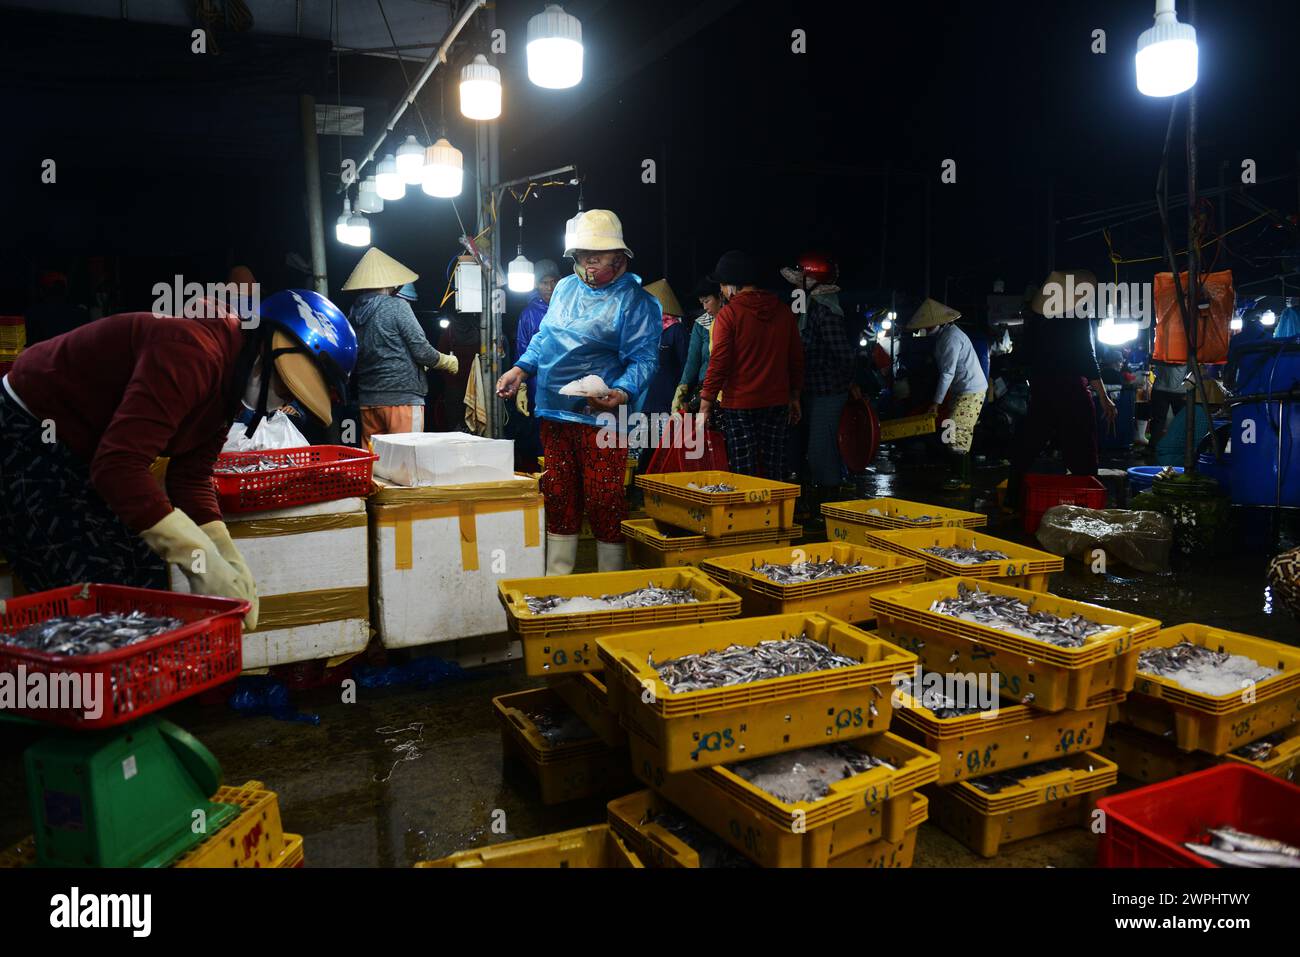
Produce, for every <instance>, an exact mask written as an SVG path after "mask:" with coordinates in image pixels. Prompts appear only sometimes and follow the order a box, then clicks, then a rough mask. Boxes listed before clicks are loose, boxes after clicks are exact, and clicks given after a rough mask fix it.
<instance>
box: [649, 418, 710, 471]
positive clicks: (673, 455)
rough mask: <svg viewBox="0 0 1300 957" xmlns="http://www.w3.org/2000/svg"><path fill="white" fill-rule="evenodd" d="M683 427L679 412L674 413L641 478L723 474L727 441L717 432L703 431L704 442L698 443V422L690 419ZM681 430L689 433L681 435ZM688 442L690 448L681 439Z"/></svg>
mask: <svg viewBox="0 0 1300 957" xmlns="http://www.w3.org/2000/svg"><path fill="white" fill-rule="evenodd" d="M691 420H692V421H691V422H690V423H689V424H687V422H686V420H685V418H684V417H683V415H682V414H681V413H680V412H674V413H673V415H672V417H671V418H670V419H669V420H668V425H667V427H666V428H665V429H664V432H663V435H662V436H661V438H660V440H659V447H658V448H657V449H655V450H654V452H653V453H652V454H651V455H650V462H649V464H647V465H646V467H645V468H644V469H643V470H642V474H643V475H657V474H659V473H660V472H726V471H727V440H726V439H725V438H724V437H723V435H722V433H721V432H718V431H716V430H714V429H707V428H706V429H704V436H703V438H704V441H703V443H700V425H699V423H700V418H699V416H698V415H694V414H692V415H691ZM683 429H690V432H689V433H683ZM687 437H689V438H690V439H691V443H690V445H691V446H692V447H693V448H692V447H688V443H687V442H686V441H685V439H686V438H687Z"/></svg>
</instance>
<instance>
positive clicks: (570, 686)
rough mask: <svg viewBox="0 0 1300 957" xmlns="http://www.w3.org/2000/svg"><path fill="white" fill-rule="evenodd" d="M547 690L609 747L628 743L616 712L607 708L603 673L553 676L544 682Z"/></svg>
mask: <svg viewBox="0 0 1300 957" xmlns="http://www.w3.org/2000/svg"><path fill="white" fill-rule="evenodd" d="M547 687H549V688H550V689H551V690H552V691H554V692H555V693H556V694H557V695H558V696H559V697H560V698H561V699H562V700H563V701H564V703H565V704H567V705H568V706H569V709H570V710H571V711H573V713H574V714H576V715H577V716H578V717H579V718H581V719H582V720H583V721H584V722H585V723H586V725H587V727H589V728H591V730H592V731H595V732H596V734H597V735H599V736H600V739H601V740H602V741H604V742H605V743H606V744H608V745H609V746H610V747H611V748H618V747H622V746H623V745H624V744H626V743H627V733H626V732H625V731H624V730H623V728H622V726H620V725H619V723H618V712H616V711H615V710H614V709H613V708H612V707H611V706H610V703H609V690H608V689H607V688H606V687H605V677H604V672H603V671H584V672H580V673H579V674H569V675H556V676H555V677H553V678H548V679H547Z"/></svg>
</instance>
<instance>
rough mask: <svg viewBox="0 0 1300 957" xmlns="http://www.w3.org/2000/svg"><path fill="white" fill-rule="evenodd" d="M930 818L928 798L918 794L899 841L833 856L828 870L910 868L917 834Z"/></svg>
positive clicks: (917, 792)
mask: <svg viewBox="0 0 1300 957" xmlns="http://www.w3.org/2000/svg"><path fill="white" fill-rule="evenodd" d="M929 817H930V799H929V798H927V797H926V796H925V795H924V794H922V793H921V792H920V791H916V792H914V793H913V794H912V807H911V809H910V810H909V811H908V815H907V830H906V831H905V832H904V833H903V839H902V840H901V841H872V842H871V843H869V844H863V845H862V846H861V847H858V848H854V849H853V850H851V851H845V852H844V853H843V854H836V855H835V856H834V857H832V858H831V859H830V861H829V862H828V863H827V865H826V866H827V867H872V868H876V867H881V868H884V867H911V866H912V861H913V860H914V859H915V857H916V832H917V831H918V830H919V829H920V827H921V825H922V824H924V823H925V822H926V821H927V820H928V819H929Z"/></svg>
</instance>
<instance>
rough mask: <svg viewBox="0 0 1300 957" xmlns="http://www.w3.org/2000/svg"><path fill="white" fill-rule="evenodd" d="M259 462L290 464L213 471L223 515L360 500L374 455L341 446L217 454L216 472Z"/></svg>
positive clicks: (367, 491) (367, 483)
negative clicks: (257, 469) (286, 465)
mask: <svg viewBox="0 0 1300 957" xmlns="http://www.w3.org/2000/svg"><path fill="white" fill-rule="evenodd" d="M263 458H266V459H276V460H278V461H282V462H285V461H287V462H292V463H293V465H292V466H291V467H289V468H283V469H276V470H274V471H271V472H244V473H232V474H225V475H222V474H220V473H217V472H214V473H213V475H212V483H213V485H215V486H216V489H217V498H218V499H219V500H220V501H221V510H222V511H223V512H227V513H237V512H265V511H268V510H270V509H275V508H291V507H293V506H294V505H309V504H311V503H312V502H330V501H333V500H334V499H338V498H353V497H361V498H364V497H365V496H367V495H369V494H370V472H371V470H372V469H373V468H374V464H375V460H376V459H378V458H379V456H378V455H376V454H375V453H373V452H368V451H366V450H364V449H354V448H351V447H349V446H346V445H309V446H304V447H303V448H300V449H279V450H276V451H270V452H223V453H221V455H219V456H217V464H216V468H221V467H222V466H223V465H238V464H240V463H244V462H256V461H257V460H258V459H263Z"/></svg>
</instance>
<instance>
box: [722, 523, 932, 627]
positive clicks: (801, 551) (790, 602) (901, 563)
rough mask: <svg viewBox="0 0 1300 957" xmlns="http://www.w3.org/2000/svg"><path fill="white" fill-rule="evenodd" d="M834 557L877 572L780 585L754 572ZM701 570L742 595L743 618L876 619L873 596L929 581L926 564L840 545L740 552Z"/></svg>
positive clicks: (883, 552)
mask: <svg viewBox="0 0 1300 957" xmlns="http://www.w3.org/2000/svg"><path fill="white" fill-rule="evenodd" d="M830 559H834V560H835V561H837V562H841V563H844V564H848V563H852V562H860V563H862V564H865V565H872V566H874V569H873V570H872V571H868V572H858V573H857V574H853V575H839V576H837V577H835V578H826V579H823V580H821V581H815V582H800V583H796V584H780V583H778V582H774V581H772V580H771V579H770V578H768V577H766V576H765V575H760V574H759V573H758V572H756V571H753V570H752V566H753V565H756V564H757V565H762V564H764V563H766V562H771V563H773V564H778V565H788V564H790V563H791V562H796V561H799V562H802V561H812V562H824V561H827V560H830ZM700 568H701V569H702V570H703V571H704V572H706V573H707V574H709V575H712V576H713V577H714V578H715V579H717V580H718V581H720V582H723V583H724V584H727V585H730V586H731V587H732V588H733V589H735V590H736V591H737V592H738V593H739V594H740V600H741V609H742V612H743V614H745V615H788V614H795V613H802V612H810V611H816V612H821V613H823V614H826V615H830V616H831V617H832V618H842V619H844V620H845V621H853V622H861V621H866V620H867V619H869V618H872V617H874V614H873V613H872V611H871V602H870V600H869V599H870V597H871V594H872V593H873V592H877V591H880V590H881V589H883V588H893V587H895V586H897V585H899V584H904V583H906V582H913V581H920V580H921V579H923V578H924V577H925V564H924V563H923V562H920V561H918V560H916V559H913V558H906V557H904V556H902V555H895V554H891V553H888V552H885V551H882V550H880V549H875V548H864V547H862V546H861V545H846V544H844V543H842V542H813V543H811V544H807V545H799V546H797V547H794V548H791V547H790V546H785V547H782V548H765V549H761V550H759V551H751V552H742V553H740V554H739V555H731V556H728V557H725V558H711V559H709V560H708V561H706V562H704V563H702V564H701V565H700Z"/></svg>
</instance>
